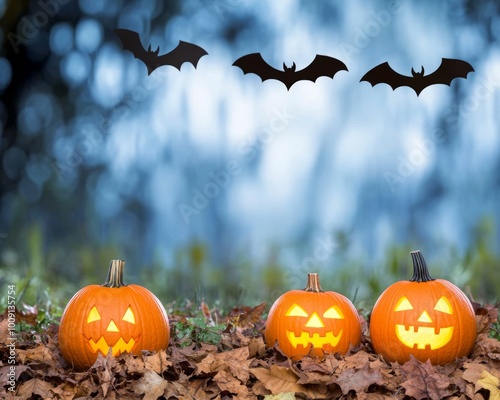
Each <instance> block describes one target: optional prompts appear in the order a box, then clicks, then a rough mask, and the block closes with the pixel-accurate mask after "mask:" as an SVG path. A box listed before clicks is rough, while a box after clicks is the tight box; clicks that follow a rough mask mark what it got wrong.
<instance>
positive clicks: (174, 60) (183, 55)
mask: <svg viewBox="0 0 500 400" xmlns="http://www.w3.org/2000/svg"><path fill="white" fill-rule="evenodd" d="M207 54H208V53H207V52H206V51H205V50H204V49H203V48H201V47H200V46H197V45H195V44H192V43H188V42H183V41H182V40H179V44H178V45H177V47H176V48H175V49H173V50H172V51H171V52H170V53H167V54H164V55H162V56H159V57H158V66H157V67H159V66H161V65H172V66H173V67H175V68H177V69H178V70H179V71H180V70H181V65H182V64H184V63H185V62H189V63H191V64H193V66H194V67H195V68H196V66H197V65H198V61H200V58H201V57H203V56H206V55H207Z"/></svg>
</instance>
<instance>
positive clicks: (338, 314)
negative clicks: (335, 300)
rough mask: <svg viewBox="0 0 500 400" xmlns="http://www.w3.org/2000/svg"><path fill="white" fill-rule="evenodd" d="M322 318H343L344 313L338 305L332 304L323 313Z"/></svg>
mask: <svg viewBox="0 0 500 400" xmlns="http://www.w3.org/2000/svg"><path fill="white" fill-rule="evenodd" d="M323 318H335V319H344V314H342V311H341V310H340V308H339V306H333V307H330V308H329V309H328V310H326V311H325V312H324V313H323Z"/></svg>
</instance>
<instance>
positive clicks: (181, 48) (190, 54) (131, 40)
mask: <svg viewBox="0 0 500 400" xmlns="http://www.w3.org/2000/svg"><path fill="white" fill-rule="evenodd" d="M114 32H115V33H116V35H117V36H118V37H119V38H120V41H121V42H122V46H123V50H129V51H130V52H132V54H133V55H134V57H135V58H138V59H139V60H141V61H142V62H143V63H144V64H145V65H146V67H147V69H148V75H150V74H151V73H152V72H153V71H154V70H155V69H156V68H158V67H161V66H162V65H172V66H173V67H175V68H177V69H178V70H180V69H181V65H182V64H184V63H185V62H190V63H191V64H193V65H194V67H195V68H196V66H197V64H198V61H199V60H200V58H201V57H203V56H204V55H206V54H208V53H207V52H206V51H205V50H204V49H202V48H201V47H200V46H197V45H195V44H192V43H188V42H183V41H182V40H181V41H179V44H178V45H177V47H176V48H175V49H173V50H172V51H171V52H169V53H166V54H163V55H161V56H158V52H159V50H160V49H159V48H158V49H157V50H156V51H152V50H151V48H148V50H146V49H144V47H143V46H142V43H141V40H140V38H139V34H138V33H137V32H134V31H131V30H128V29H115V31H114ZM150 47H151V46H150Z"/></svg>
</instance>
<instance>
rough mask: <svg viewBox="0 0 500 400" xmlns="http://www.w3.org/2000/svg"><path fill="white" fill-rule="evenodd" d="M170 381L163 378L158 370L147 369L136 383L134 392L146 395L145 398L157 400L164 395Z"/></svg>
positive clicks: (145, 399) (146, 399)
mask: <svg viewBox="0 0 500 400" xmlns="http://www.w3.org/2000/svg"><path fill="white" fill-rule="evenodd" d="M167 385H168V381H166V380H165V379H163V378H162V377H161V376H160V375H158V374H157V373H156V372H153V371H149V370H146V371H145V372H144V375H143V376H142V378H141V379H139V380H138V381H137V382H135V384H134V392H135V393H136V394H138V395H144V397H143V400H157V399H158V398H159V397H161V396H163V394H164V393H165V389H166V387H167Z"/></svg>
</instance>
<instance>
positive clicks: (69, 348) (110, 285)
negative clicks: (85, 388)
mask: <svg viewBox="0 0 500 400" xmlns="http://www.w3.org/2000/svg"><path fill="white" fill-rule="evenodd" d="M124 264H125V263H124V262H123V261H121V260H113V261H111V265H110V267H109V271H108V277H107V279H106V282H105V283H104V284H103V285H101V286H99V285H89V286H86V287H84V288H83V289H81V290H80V291H78V293H76V294H75V295H74V296H73V298H72V299H71V300H70V301H69V303H68V305H67V306H66V308H65V310H64V313H63V315H62V317H61V325H60V327H59V345H60V349H61V353H62V355H63V356H64V358H65V359H66V360H67V361H68V362H69V363H71V364H72V365H73V366H74V367H75V369H78V370H82V369H85V368H89V367H90V366H92V365H93V364H94V362H95V360H96V359H97V354H98V353H101V354H103V355H107V354H108V353H111V354H112V355H113V356H118V355H120V354H122V353H125V352H126V353H138V352H140V351H141V350H160V349H165V348H166V347H167V345H168V341H169V338H170V330H169V323H168V318H167V313H166V312H165V309H164V308H163V306H162V304H161V303H160V301H159V300H158V299H157V298H156V296H155V295H154V294H153V293H151V292H150V291H149V290H147V289H146V288H144V287H142V286H139V285H125V284H124V283H123V267H124Z"/></svg>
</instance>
